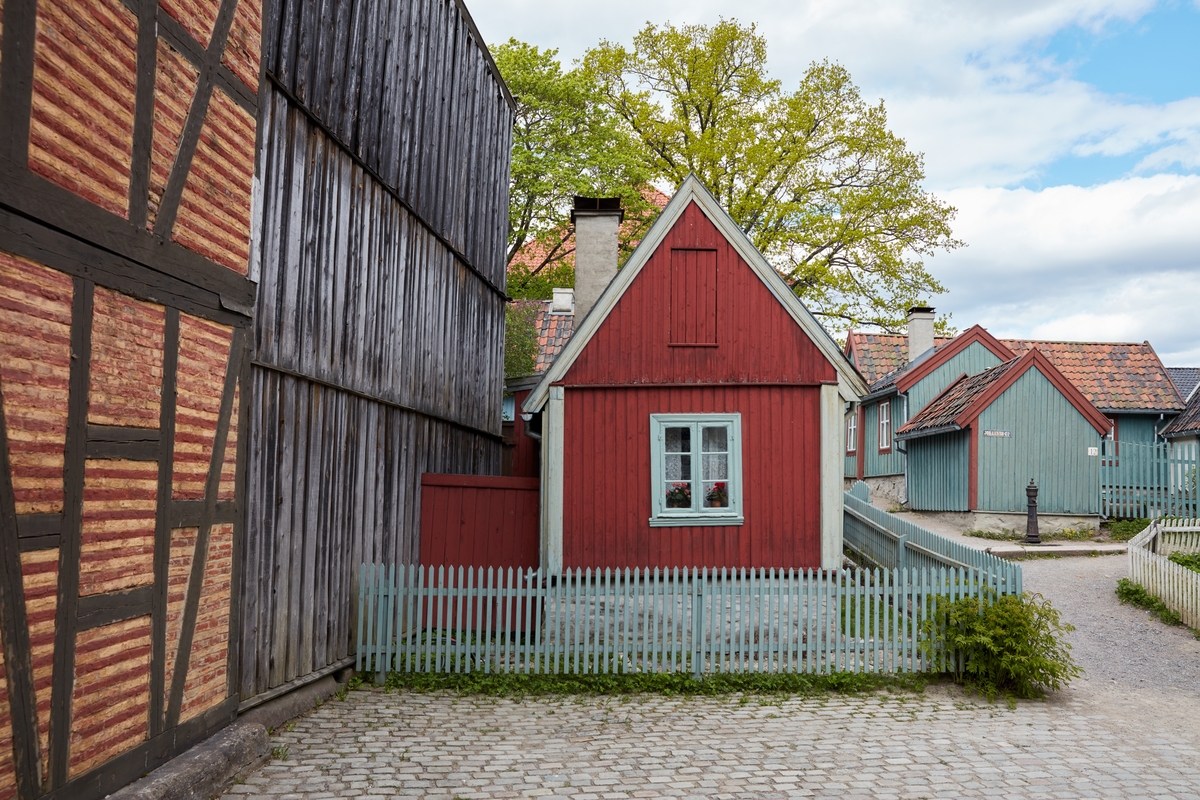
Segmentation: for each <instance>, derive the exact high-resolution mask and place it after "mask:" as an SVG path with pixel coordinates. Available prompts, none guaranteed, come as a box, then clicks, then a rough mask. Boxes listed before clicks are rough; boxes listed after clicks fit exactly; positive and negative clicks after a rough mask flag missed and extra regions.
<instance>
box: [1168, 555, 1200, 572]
mask: <svg viewBox="0 0 1200 800" xmlns="http://www.w3.org/2000/svg"><path fill="white" fill-rule="evenodd" d="M1167 559H1168V560H1170V561H1171V562H1172V563H1175V564H1178V565H1179V566H1181V567H1186V568H1188V569H1190V570H1191V571H1192V572H1200V553H1171V555H1169V556H1167Z"/></svg>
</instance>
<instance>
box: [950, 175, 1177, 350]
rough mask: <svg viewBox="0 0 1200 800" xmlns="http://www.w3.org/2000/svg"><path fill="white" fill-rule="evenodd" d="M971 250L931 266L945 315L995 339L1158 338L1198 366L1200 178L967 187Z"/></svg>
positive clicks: (962, 218) (964, 206)
mask: <svg viewBox="0 0 1200 800" xmlns="http://www.w3.org/2000/svg"><path fill="white" fill-rule="evenodd" d="M946 198H947V199H948V200H949V201H950V202H951V203H954V204H955V205H957V206H958V207H959V210H960V213H959V218H958V222H957V224H956V226H955V229H956V232H957V234H958V235H959V236H961V237H962V238H964V239H966V240H967V241H968V242H970V246H969V247H967V248H965V249H963V250H960V251H957V252H954V253H949V254H945V255H939V256H937V257H936V258H934V259H933V260H932V262H931V265H930V266H931V268H932V270H933V272H934V274H935V275H937V276H938V277H939V278H940V279H941V280H942V282H943V283H945V284H946V286H947V289H948V290H949V291H948V293H947V295H945V296H944V297H942V298H939V299H938V301H937V302H938V305H939V310H942V311H951V312H953V314H954V321H955V323H956V325H958V327H960V328H964V327H968V326H970V325H973V324H975V323H980V324H982V325H983V326H984V327H986V328H988V330H990V331H992V332H993V333H995V334H996V335H1003V336H1032V337H1036V338H1061V339H1098V340H1129V341H1142V340H1149V341H1150V342H1151V343H1152V344H1153V345H1154V346H1155V349H1156V350H1157V351H1158V353H1159V355H1160V356H1162V357H1163V359H1164V360H1165V361H1167V363H1169V364H1172V365H1181V366H1188V365H1191V364H1197V365H1200V334H1198V332H1197V331H1198V328H1197V325H1196V317H1197V314H1198V313H1200V224H1197V220H1200V176H1176V175H1156V176H1152V177H1147V178H1128V179H1124V180H1120V181H1114V182H1111V183H1107V184H1102V185H1100V186H1095V187H1091V188H1086V189H1084V188H1080V187H1075V186H1058V187H1052V188H1048V189H1043V190H1041V191H1031V190H1028V189H996V188H992V189H987V188H975V189H960V190H957V191H952V192H948V193H947V194H946Z"/></svg>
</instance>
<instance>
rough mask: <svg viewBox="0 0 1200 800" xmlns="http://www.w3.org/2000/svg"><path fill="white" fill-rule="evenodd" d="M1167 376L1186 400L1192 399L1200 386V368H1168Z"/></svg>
mask: <svg viewBox="0 0 1200 800" xmlns="http://www.w3.org/2000/svg"><path fill="white" fill-rule="evenodd" d="M1167 374H1168V375H1170V376H1171V380H1172V381H1174V382H1175V388H1176V389H1178V390H1179V396H1180V397H1182V398H1183V399H1184V400H1187V399H1188V398H1189V397H1191V396H1192V392H1194V391H1195V390H1196V387H1197V386H1200V367H1167Z"/></svg>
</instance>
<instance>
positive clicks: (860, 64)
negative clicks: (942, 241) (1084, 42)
mask: <svg viewBox="0 0 1200 800" xmlns="http://www.w3.org/2000/svg"><path fill="white" fill-rule="evenodd" d="M468 2H470V3H471V6H472V12H473V13H474V14H475V18H476V20H477V21H478V23H479V27H480V29H481V30H482V32H483V34H484V36H486V37H488V40H489V41H493V42H495V41H502V40H504V39H507V38H508V37H509V36H515V37H517V38H519V39H523V40H525V41H529V42H533V43H536V44H539V45H541V46H549V47H558V48H560V49H561V51H562V57H563V58H564V60H566V61H568V62H569V61H571V60H572V59H574V58H577V57H578V56H580V55H581V54H582V53H583V51H584V50H585V49H586V48H587V47H590V46H592V45H594V44H595V43H596V42H597V41H598V40H599V39H601V38H607V39H610V40H613V41H618V42H629V41H630V39H631V38H632V36H633V34H634V33H635V32H636V31H637V30H639V29H640V28H641V27H642V25H643V24H644V23H645V21H646V20H647V19H649V20H651V21H653V22H655V23H663V22H666V21H668V20H669V21H671V22H672V23H675V24H683V23H692V22H702V23H708V24H711V23H712V22H715V21H716V20H717V18H718V17H720V16H726V17H729V16H735V17H737V18H738V19H739V20H741V21H742V22H757V23H758V25H759V31H760V32H761V33H762V34H763V35H765V36H766V37H767V41H768V45H769V50H768V56H769V58H770V68H771V71H772V74H773V75H774V76H776V77H779V78H781V79H782V80H783V81H784V83H785V85H787V84H794V83H795V82H796V81H797V80H799V78H800V76H801V74H802V73H803V71H804V69H805V68H806V67H807V66H808V64H809V63H810V62H812V61H814V60H819V59H822V58H829V59H831V60H834V61H837V62H840V63H842V64H843V65H845V66H846V67H847V68H848V69H849V70H850V73H851V75H852V76H853V77H854V79H855V81H856V82H857V83H858V84H859V86H860V87H861V88H862V91H863V96H864V97H865V98H867V99H868V100H870V101H874V99H875V98H880V97H882V98H884V100H885V102H886V105H887V108H888V111H889V115H890V119H891V127H892V128H893V130H895V131H896V132H897V133H898V134H899V135H901V136H903V137H904V138H906V139H907V140H908V142H909V145H910V146H911V147H912V148H913V149H915V150H919V151H922V152H924V153H925V163H926V171H927V175H928V181H927V186H928V187H929V188H930V189H931V190H932V191H934V192H935V193H936V194H938V195H939V196H940V197H942V198H944V199H946V200H948V201H949V202H950V203H952V204H953V205H955V206H957V207H958V208H959V211H960V214H959V217H958V219H957V220H956V223H955V234H956V235H957V236H958V237H959V238H962V239H964V240H965V241H966V242H968V244H969V245H970V246H969V247H967V248H965V249H963V250H959V251H956V252H954V253H949V254H945V255H940V256H938V257H937V258H935V259H933V260H932V262H931V264H930V267H931V270H932V271H933V273H934V274H935V275H936V276H937V277H939V278H940V279H941V280H942V281H943V282H944V283H945V284H946V285H947V286H948V288H949V290H950V291H949V293H948V294H947V295H946V296H944V297H941V298H938V299H937V303H938V305H939V307H940V308H941V309H942V310H946V311H953V312H954V321H955V324H957V325H958V326H959V327H960V328H962V327H967V326H969V325H972V324H974V323H976V322H979V323H982V324H983V325H985V326H987V327H988V328H989V329H991V330H992V331H993V332H994V333H997V334H999V335H1007V336H1038V337H1043V338H1087V339H1105V340H1112V339H1128V340H1132V341H1141V340H1143V339H1148V340H1150V341H1151V343H1152V344H1154V345H1155V348H1156V349H1157V350H1158V352H1159V354H1160V355H1161V356H1162V357H1163V358H1164V360H1165V361H1167V363H1169V364H1174V365H1200V336H1198V335H1197V330H1200V327H1198V326H1197V324H1196V316H1197V313H1198V312H1200V176H1191V177H1188V176H1182V177H1181V176H1175V175H1155V174H1154V173H1155V172H1156V171H1163V170H1170V169H1179V168H1182V169H1185V170H1187V169H1200V98H1196V97H1192V98H1187V99H1183V100H1179V101H1176V102H1173V103H1164V104H1155V103H1139V102H1132V101H1130V100H1129V99H1127V98H1123V97H1114V96H1110V95H1106V94H1104V93H1103V92H1101V91H1099V90H1097V89H1096V88H1095V87H1094V86H1090V85H1088V84H1085V83H1083V82H1080V81H1078V80H1076V79H1074V78H1073V77H1072V76H1071V73H1070V69H1069V65H1063V64H1059V63H1056V62H1055V61H1054V60H1053V59H1051V58H1048V57H1046V56H1044V55H1042V54H1041V53H1042V50H1043V48H1044V45H1045V44H1046V43H1047V42H1048V41H1049V40H1050V39H1051V37H1052V36H1053V35H1054V34H1055V33H1057V32H1059V31H1062V30H1064V29H1066V28H1069V27H1071V26H1078V27H1080V28H1083V29H1085V30H1090V31H1093V32H1097V33H1099V32H1101V31H1103V30H1104V29H1105V27H1106V26H1108V25H1111V24H1112V23H1118V22H1132V21H1136V20H1137V19H1139V18H1141V17H1142V16H1143V15H1145V14H1146V13H1147V12H1148V11H1150V10H1151V9H1152V8H1153V7H1154V5H1155V0H1010V1H1009V2H989V1H988V0H974V1H971V0H896V1H895V2H887V3H880V2H878V0H815V1H812V2H798V3H786V4H785V3H779V2H769V1H768V0H741V2H739V3H730V2H729V0H687V1H686V2H685V1H684V0H659V2H655V3H654V4H647V3H645V2H644V0H636V1H635V0H609V2H606V3H603V4H575V3H563V2H561V0H487V2H486V4H485V2H484V0H468ZM1196 5H1197V7H1198V8H1200V0H1196ZM1148 94H1149V93H1148ZM1069 156H1076V157H1088V156H1108V157H1124V158H1126V159H1129V160H1132V159H1137V163H1136V166H1134V167H1133V168H1132V170H1131V173H1130V177H1126V178H1124V179H1121V180H1115V181H1110V182H1108V183H1103V184H1101V185H1096V186H1091V187H1088V188H1079V187H1072V186H1056V187H1051V188H1047V189H1043V190H1040V191H1034V190H1027V189H1020V188H1003V187H1014V186H1019V185H1020V184H1021V183H1023V182H1026V181H1031V182H1036V181H1034V180H1033V179H1036V178H1037V177H1038V176H1039V175H1041V174H1044V172H1045V170H1046V169H1047V168H1048V167H1050V166H1051V165H1053V164H1054V163H1055V162H1056V161H1058V160H1059V159H1062V158H1065V157H1069Z"/></svg>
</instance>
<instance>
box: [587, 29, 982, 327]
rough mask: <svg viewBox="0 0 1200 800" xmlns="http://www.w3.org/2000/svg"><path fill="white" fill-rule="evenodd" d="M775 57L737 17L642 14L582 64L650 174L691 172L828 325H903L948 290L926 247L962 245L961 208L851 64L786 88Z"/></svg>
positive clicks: (826, 66) (670, 178) (819, 68)
mask: <svg viewBox="0 0 1200 800" xmlns="http://www.w3.org/2000/svg"><path fill="white" fill-rule="evenodd" d="M766 56H767V47H766V41H765V39H764V38H763V37H762V36H760V35H759V34H758V33H757V32H756V29H755V26H753V25H750V26H745V25H740V24H739V23H738V22H737V21H736V20H722V21H720V22H719V23H717V24H716V25H714V26H711V27H708V26H704V25H684V26H680V27H675V26H673V25H670V24H667V25H664V26H662V27H657V26H655V25H651V24H647V26H646V27H645V28H643V29H642V30H641V32H639V33H638V34H637V35H636V36H635V37H634V39H633V46H632V47H631V48H626V47H624V46H622V45H619V44H613V43H611V42H607V41H602V42H601V43H600V45H599V46H597V47H596V48H594V49H592V50H590V51H589V52H588V53H587V54H586V55H585V57H584V59H583V67H584V69H585V70H586V71H587V72H588V73H589V74H590V75H591V76H593V78H594V80H595V81H596V82H598V83H599V85H600V87H601V90H602V91H603V94H604V98H605V102H606V104H607V105H608V107H609V108H610V109H611V110H612V112H613V113H615V114H616V115H617V116H618V117H620V119H621V120H622V121H623V122H624V123H625V125H626V126H627V127H628V130H629V131H630V132H631V133H632V134H633V135H634V136H635V137H636V138H637V139H638V140H639V141H640V142H641V143H642V145H643V146H644V149H645V152H646V157H647V158H648V160H649V164H650V167H651V170H652V178H654V179H661V180H664V181H666V182H669V183H671V184H672V185H678V184H679V183H680V182H681V181H682V180H683V179H684V178H685V177H687V175H688V173H691V172H694V173H696V175H697V176H698V177H699V178H700V180H701V181H703V182H704V184H705V185H706V186H707V187H708V188H709V190H710V191H712V192H713V194H714V195H715V196H716V198H717V200H718V201H719V202H720V203H721V205H722V206H723V207H724V208H725V209H727V210H728V211H729V213H730V215H731V216H732V217H733V218H734V220H736V221H737V223H738V224H739V225H740V226H741V227H742V229H743V230H745V231H746V233H747V235H748V236H749V237H750V240H751V241H752V242H753V243H754V244H755V246H756V247H757V248H758V249H759V250H760V251H761V252H762V253H763V254H764V255H765V256H766V257H767V258H768V259H769V260H770V261H771V262H772V263H773V264H774V265H775V266H776V268H777V269H778V270H779V271H780V273H781V274H783V276H784V277H785V279H786V280H787V281H788V283H789V284H790V285H791V286H792V289H793V291H795V293H796V294H797V295H798V296H799V297H800V298H801V299H803V300H804V301H805V302H806V303H807V304H808V306H809V308H811V309H812V310H813V312H814V313H817V314H820V315H822V316H824V317H825V318H826V324H827V326H828V327H830V328H831V329H834V330H845V329H846V328H848V327H851V326H862V325H871V326H878V327H881V328H884V329H888V330H897V329H900V328H901V327H902V326H903V324H904V312H905V310H906V309H907V308H908V307H909V306H911V305H914V304H916V303H917V302H918V301H919V300H920V299H922V298H928V297H929V296H930V295H932V294H936V293H939V292H942V291H944V288H943V287H942V285H941V284H939V283H938V282H937V280H936V279H934V277H933V276H932V275H930V273H929V272H928V271H927V270H926V269H925V266H924V264H923V262H922V258H923V257H927V256H930V255H932V254H933V253H934V252H935V251H937V250H940V249H952V248H955V247H958V246H960V245H961V242H959V241H957V240H955V239H954V238H953V236H952V234H951V230H950V221H951V220H952V219H953V217H954V214H955V210H954V209H953V208H952V207H950V206H949V205H947V204H945V203H943V202H941V201H939V200H938V199H937V198H935V197H934V196H933V195H931V194H929V193H927V192H925V191H924V190H923V189H922V188H921V182H922V180H923V179H924V165H923V160H922V156H921V154H919V153H914V152H912V151H910V150H909V149H908V148H907V146H906V145H905V143H904V141H903V140H902V139H901V138H899V137H898V136H896V135H895V134H893V133H892V132H891V131H889V130H888V128H887V114H886V112H885V111H884V107H883V102H882V101H880V102H879V103H878V104H877V105H868V104H867V103H866V102H864V101H863V99H862V97H861V96H860V94H859V91H858V89H857V87H855V85H854V83H853V82H852V81H851V79H850V75H849V73H848V72H847V71H846V70H845V69H843V68H842V67H841V66H838V65H837V64H832V63H830V62H828V61H822V62H816V63H813V64H812V65H810V67H809V68H808V70H807V72H806V73H805V74H804V77H803V78H802V79H801V80H800V85H799V87H798V88H797V89H796V90H794V91H790V92H789V91H784V89H783V88H782V85H781V83H780V82H779V81H778V80H773V79H771V78H769V77H768V74H767V68H766ZM943 326H944V322H943Z"/></svg>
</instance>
